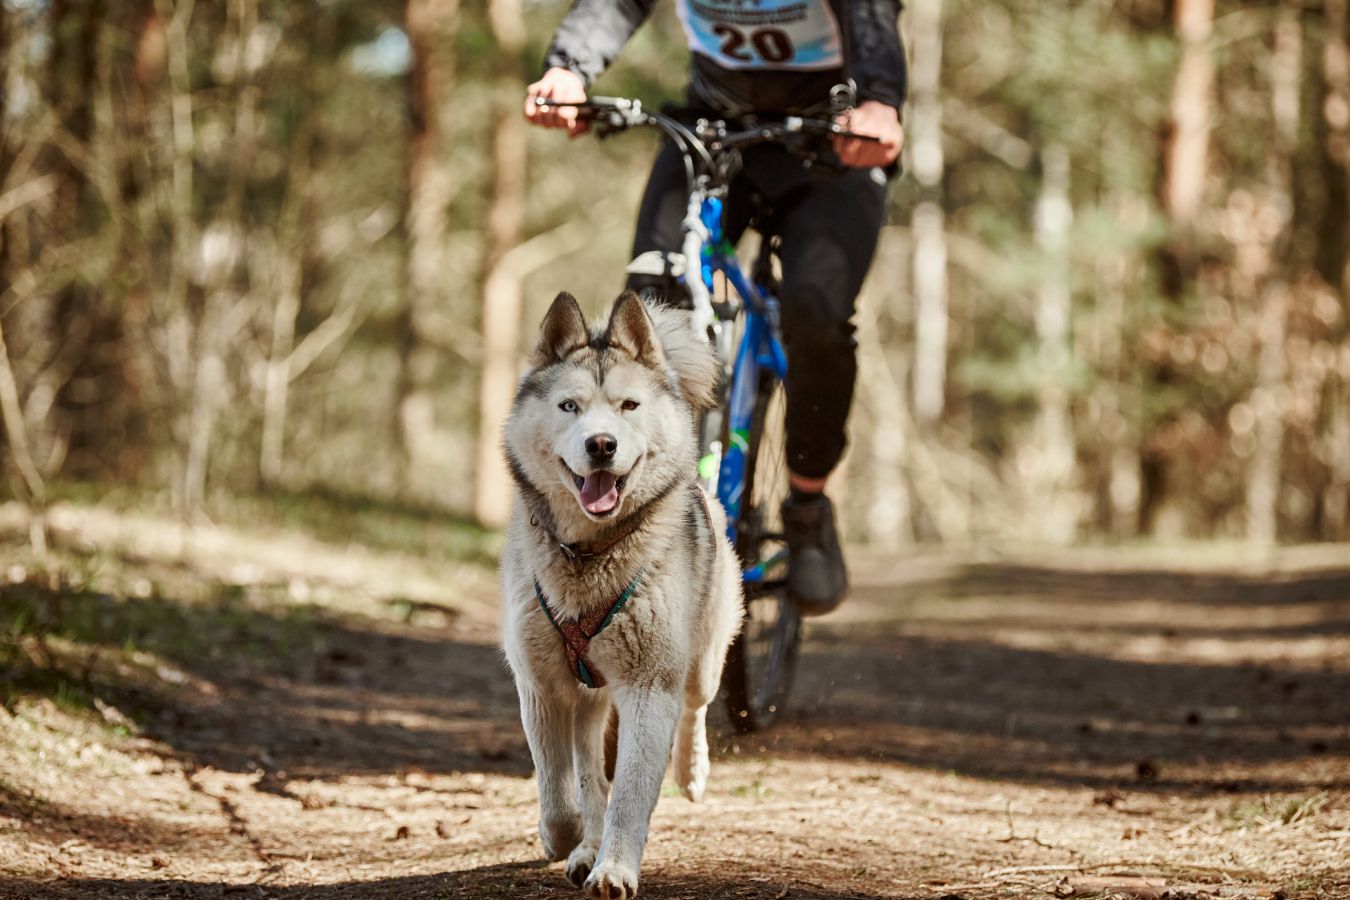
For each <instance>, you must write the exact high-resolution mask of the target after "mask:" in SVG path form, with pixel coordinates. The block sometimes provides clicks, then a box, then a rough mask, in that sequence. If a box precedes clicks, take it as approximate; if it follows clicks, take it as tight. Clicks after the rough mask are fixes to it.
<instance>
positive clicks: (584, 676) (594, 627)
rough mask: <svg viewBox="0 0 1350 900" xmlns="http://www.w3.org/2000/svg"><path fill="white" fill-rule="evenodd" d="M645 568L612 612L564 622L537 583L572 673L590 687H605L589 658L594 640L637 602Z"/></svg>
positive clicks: (596, 611)
mask: <svg viewBox="0 0 1350 900" xmlns="http://www.w3.org/2000/svg"><path fill="white" fill-rule="evenodd" d="M642 572H643V570H642V569H638V571H637V574H636V575H634V576H633V580H632V581H630V582H628V586H627V587H626V588H624V589H623V593H621V594H619V598H618V599H617V600H615V601H614V603H613V604H611V605H610V607H609V609H605V608H604V607H600V608H598V609H594V610H591V611H590V612H589V613H587V614H586V615H584V616H582V617H580V618H578V619H573V620H572V621H568V622H564V621H562V620H561V619H559V618H558V617H557V616H556V615H555V614H554V612H553V608H552V607H550V606H549V605H548V598H546V597H545V596H544V589H543V588H541V587H540V586H539V579H538V578H536V579H535V580H534V596H535V597H536V598H537V599H538V600H539V605H540V606H541V607H543V609H544V615H546V616H548V620H549V621H550V622H552V623H553V627H554V628H556V629H558V634H560V635H562V639H563V651H564V652H565V653H566V654H567V664H568V665H569V666H571V668H572V674H573V675H575V676H576V677H577V681H580V682H581V683H582V684H584V685H586V687H588V688H601V687H604V686H605V676H603V675H601V674H600V670H599V669H597V668H595V666H594V665H592V664H591V662H590V661H589V660H588V659H587V658H586V650H587V649H588V648H589V647H590V645H591V641H592V640H594V638H595V636H596V635H597V634H599V633H600V632H602V631H604V630H605V628H606V627H607V626H608V625H609V623H610V622H612V621H613V620H614V617H615V616H616V615H618V613H619V610H621V609H623V608H624V606H625V605H626V604H627V603H628V601H629V600H632V599H633V594H634V593H636V592H637V586H638V581H639V580H641V578H642Z"/></svg>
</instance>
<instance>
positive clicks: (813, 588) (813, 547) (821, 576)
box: [783, 494, 848, 616]
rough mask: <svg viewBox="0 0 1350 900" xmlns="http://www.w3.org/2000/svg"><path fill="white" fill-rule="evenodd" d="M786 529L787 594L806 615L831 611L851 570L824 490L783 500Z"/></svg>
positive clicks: (839, 599) (841, 598)
mask: <svg viewBox="0 0 1350 900" xmlns="http://www.w3.org/2000/svg"><path fill="white" fill-rule="evenodd" d="M783 531H784V532H785V534H786V537H787V545H788V576H787V589H788V596H789V597H790V598H791V599H792V602H793V603H794V604H796V606H797V611H798V612H800V613H801V614H802V615H803V616H822V615H824V614H825V613H827V612H830V611H831V610H833V609H834V608H835V607H837V606H838V605H839V604H840V603H842V602H843V600H844V595H845V593H846V592H847V591H848V571H847V570H846V569H845V568H844V553H843V551H842V550H840V549H839V535H838V533H837V532H836V531H835V528H834V506H833V505H832V504H831V503H830V499H829V498H828V497H826V496H825V495H824V494H821V495H819V497H815V498H811V499H809V500H798V499H794V498H792V497H789V498H788V499H787V500H784V501H783Z"/></svg>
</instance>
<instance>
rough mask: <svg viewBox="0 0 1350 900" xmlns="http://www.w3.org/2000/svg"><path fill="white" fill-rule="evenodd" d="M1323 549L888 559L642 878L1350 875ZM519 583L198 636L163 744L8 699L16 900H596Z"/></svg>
mask: <svg viewBox="0 0 1350 900" xmlns="http://www.w3.org/2000/svg"><path fill="white" fill-rule="evenodd" d="M1309 553H1310V558H1309V559H1298V558H1296V556H1297V554H1286V556H1285V559H1286V560H1293V561H1292V562H1289V561H1286V562H1284V563H1279V564H1276V565H1274V566H1271V567H1268V566H1261V567H1260V568H1259V569H1258V568H1253V569H1252V570H1251V571H1243V572H1233V571H1232V570H1231V569H1230V570H1229V571H1228V572H1227V573H1224V572H1222V571H1220V570H1218V569H1215V570H1209V569H1207V568H1205V567H1203V566H1196V565H1194V564H1193V565H1190V566H1187V567H1185V568H1178V567H1176V566H1174V565H1145V564H1142V563H1141V562H1140V561H1139V560H1138V559H1137V558H1125V557H1121V556H1120V555H1118V554H1110V553H1075V554H1067V555H1064V556H1063V557H1061V558H1059V559H1057V560H1056V561H1055V563H1054V564H1053V565H1051V564H1041V563H1031V562H1028V561H1027V559H1026V558H1025V557H1022V558H1019V559H1018V560H996V559H995V560H988V561H985V562H982V563H978V564H971V563H968V562H955V561H951V560H945V561H944V560H935V559H911V560H903V561H887V560H882V559H876V558H873V559H860V560H858V561H857V563H856V565H855V569H854V574H855V585H856V589H855V592H854V596H853V598H852V599H851V600H850V601H849V603H848V604H847V605H846V606H845V607H843V608H842V609H841V610H840V611H839V612H838V613H836V614H835V615H833V616H831V617H828V618H825V619H822V620H815V621H812V622H811V623H810V624H809V627H808V631H807V635H806V643H805V645H804V652H803V658H802V663H801V667H800V674H799V678H798V683H797V685H796V687H795V690H794V693H793V698H792V708H791V711H790V712H789V713H788V714H787V715H786V717H785V718H784V720H783V721H782V722H781V724H780V725H779V726H777V727H775V728H774V729H773V730H772V731H770V732H768V733H765V734H762V735H757V736H752V737H750V738H748V739H747V738H744V737H740V736H736V735H734V734H732V733H730V732H729V731H728V730H727V729H726V727H725V725H724V724H723V723H724V717H723V715H722V713H721V712H720V710H719V711H718V712H717V714H716V716H715V719H716V722H717V735H716V741H717V745H718V750H717V752H716V754H715V759H714V764H713V772H712V777H711V781H710V785H709V790H708V799H707V801H706V802H704V803H702V804H697V805H695V804H690V803H688V802H686V801H685V800H683V799H682V798H680V797H678V796H676V795H675V794H674V791H673V790H672V789H670V788H669V787H667V790H666V792H665V794H664V795H663V797H662V799H661V801H660V804H659V805H658V807H657V811H656V814H655V817H654V821H653V828H652V838H651V842H650V844H649V847H648V850H647V855H646V858H645V861H644V866H643V871H642V885H641V894H640V896H643V897H651V898H682V897H689V898H703V897H745V898H762V900H769V898H775V900H777V898H872V897H904V898H933V900H938V898H943V897H948V898H950V897H961V898H971V900H973V898H985V897H989V898H993V897H1008V896H1027V897H1041V896H1057V895H1058V896H1067V895H1069V894H1071V893H1073V892H1074V891H1077V892H1078V893H1079V894H1088V893H1091V892H1093V891H1100V890H1102V889H1104V888H1107V887H1110V886H1113V885H1114V886H1115V887H1117V888H1122V889H1125V888H1128V889H1129V890H1131V891H1133V892H1134V893H1133V895H1134V896H1150V895H1152V896H1158V895H1160V894H1161V891H1162V886H1163V885H1166V886H1168V887H1170V888H1171V889H1172V890H1173V893H1172V894H1170V895H1169V896H1172V897H1184V896H1229V897H1296V896H1307V897H1327V898H1331V897H1341V898H1345V897H1350V864H1348V863H1347V862H1346V860H1347V859H1350V566H1347V565H1344V560H1341V564H1340V565H1339V566H1338V565H1332V564H1331V562H1334V558H1333V559H1332V560H1330V561H1329V560H1328V559H1326V558H1325V556H1326V554H1325V553H1322V552H1320V551H1318V552H1312V551H1309ZM490 606H491V604H490V603H487V602H484V603H483V604H482V606H481V607H476V608H475V609H473V610H470V611H468V612H466V613H464V614H462V615H459V616H453V615H429V616H419V615H408V616H406V617H404V618H406V621H403V620H375V619H370V618H364V619H359V620H358V619H346V618H341V617H339V618H334V619H332V620H331V621H329V620H325V621H318V622H311V623H310V625H311V626H312V628H313V629H315V630H316V632H317V633H319V635H320V637H319V638H318V639H316V640H309V641H306V642H300V643H298V644H297V643H294V642H292V643H291V644H289V645H288V644H284V643H283V644H282V645H281V649H280V650H279V651H278V652H288V653H291V654H292V657H293V658H292V659H291V660H290V662H289V664H288V665H287V666H285V667H283V668H282V669H276V668H271V667H268V666H261V667H259V668H258V671H254V670H253V668H252V667H251V666H249V665H247V660H245V661H244V663H239V662H238V661H237V660H236V661H234V662H233V663H231V662H228V661H227V662H222V663H220V664H219V665H216V664H215V663H210V662H206V661H202V662H201V663H200V664H194V661H193V660H186V661H184V663H183V665H182V667H181V668H182V672H181V673H180V675H179V676H176V677H177V678H180V679H182V680H185V681H186V682H187V688H190V689H184V690H182V691H180V692H178V694H176V695H175V697H174V699H173V701H172V702H170V703H163V704H161V706H160V707H159V709H158V713H157V715H156V716H154V717H153V722H152V724H151V725H150V726H147V727H146V728H145V729H144V732H143V734H144V736H142V737H128V738H124V739H114V738H110V737H109V736H108V734H107V732H106V730H105V729H103V728H102V727H101V726H99V725H97V724H94V723H88V724H87V725H86V726H85V729H84V730H83V731H79V730H77V731H75V732H72V731H71V727H70V726H69V724H68V721H67V719H65V718H59V716H60V710H59V709H58V708H57V706H56V705H55V704H53V703H51V702H50V701H43V702H38V703H32V704H28V705H25V706H21V707H19V708H18V709H17V710H15V711H10V712H6V711H4V710H3V709H0V727H3V732H4V735H5V740H4V741H0V897H109V898H113V897H116V898H122V897H187V898H197V897H242V898H246V897H276V898H291V897H297V898H298V897H306V898H308V897H316V898H324V900H327V898H338V897H380V898H404V897H407V898H412V897H427V898H461V897H484V898H489V897H506V896H512V897H537V898H545V897H548V898H552V897H557V898H566V897H572V896H579V892H577V891H575V890H574V889H572V888H571V887H569V886H568V885H567V884H566V883H565V881H564V880H563V877H562V872H561V866H560V865H558V864H553V865H548V864H544V863H542V862H541V861H539V843H538V839H537V835H536V829H535V820H536V815H537V809H536V801H535V788H534V783H533V781H532V778H531V767H530V761H529V755H528V752H527V750H526V747H525V742H524V738H523V735H522V733H521V730H520V726H519V722H518V719H517V713H516V700H515V692H514V688H513V686H512V683H511V679H510V676H509V674H508V672H507V670H506V669H505V666H504V664H503V663H502V661H501V657H500V653H499V651H498V650H497V649H496V641H497V632H496V623H495V621H494V618H493V616H492V615H491V614H490V609H489V608H490ZM286 627H287V628H291V627H296V626H295V625H294V623H289V622H288V623H287V626H286ZM288 648H289V649H288ZM297 648H298V649H297ZM116 715H118V713H117V711H116V710H115V709H110V710H105V718H106V717H109V716H111V717H116ZM1205 891H1207V892H1208V894H1205V893H1203V892H1205ZM1150 892H1152V893H1150Z"/></svg>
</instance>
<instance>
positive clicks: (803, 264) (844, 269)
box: [628, 142, 886, 478]
mask: <svg viewBox="0 0 1350 900" xmlns="http://www.w3.org/2000/svg"><path fill="white" fill-rule="evenodd" d="M688 196H689V195H688V189H687V187H686V185H685V174H684V163H683V161H682V160H681V158H680V154H679V152H678V151H677V150H676V149H675V148H674V146H672V145H671V144H670V143H669V142H666V143H665V144H664V145H663V146H662V149H661V152H660V154H659V155H658V156H657V158H656V162H655V164H654V165H653V167H652V174H651V178H650V179H649V180H648V182H647V190H646V193H645V194H644V195H643V197H642V206H641V208H640V210H639V212H638V221H637V234H636V236H635V237H634V239H633V257H634V258H636V257H637V256H638V255H639V254H641V253H645V252H647V251H650V250H661V251H667V252H678V251H679V250H680V246H681V243H682V233H681V230H680V223H681V222H682V221H683V220H684V213H685V207H686V204H687V202H688ZM885 206H886V181H885V178H884V177H882V175H881V173H880V170H872V169H847V170H845V171H843V172H836V171H833V170H828V169H823V168H820V167H813V168H811V169H805V168H803V166H802V164H801V161H800V159H798V158H796V157H793V156H791V155H789V154H788V153H787V152H786V151H784V150H782V149H781V148H779V147H776V146H771V145H761V146H757V147H752V148H750V149H749V150H747V151H746V153H745V165H744V168H743V169H742V171H741V173H740V174H739V175H738V176H737V177H736V179H735V181H734V182H733V183H732V185H731V189H730V191H729V194H728V197H727V202H726V212H725V230H726V234H727V237H728V238H729V239H730V240H731V241H732V242H733V243H734V242H735V241H736V240H737V239H738V238H739V237H740V236H741V234H742V233H743V232H744V231H745V229H746V228H747V227H754V228H755V229H756V230H757V231H759V232H760V233H761V234H764V235H765V236H769V235H778V236H779V238H780V239H781V245H780V248H779V256H780V258H781V261H782V276H783V278H782V289H781V291H780V296H779V300H780V301H781V305H782V320H783V342H784V344H785V346H786V349H787V355H788V377H787V453H788V467H789V468H790V469H791V470H792V471H793V472H795V473H797V474H798V475H802V476H804V477H806V478H824V477H825V476H826V475H828V474H829V473H830V471H831V470H832V469H833V468H834V467H835V465H836V464H837V463H838V462H839V459H840V457H841V456H843V453H844V447H845V445H846V443H847V437H846V435H845V424H846V422H847V420H848V411H849V406H850V405H851V404H852V402H853V384H854V381H855V380H856V377H857V371H858V364H857V354H856V349H857V345H856V342H855V341H854V338H853V331H854V329H853V324H852V322H850V319H851V318H852V316H853V312H854V302H855V300H856V298H857V296H858V291H859V290H860V289H861V288H862V283H863V278H864V277H865V276H866V275H867V268H868V266H869V265H871V262H872V254H873V252H874V251H875V250H876V244H877V235H878V234H879V233H880V231H881V226H882V223H883V220H884V217H885ZM694 277H697V276H694ZM652 284H653V279H652V278H651V277H650V276H640V275H634V276H630V277H629V280H628V287H629V288H631V289H634V290H641V289H642V288H644V287H648V286H650V285H652Z"/></svg>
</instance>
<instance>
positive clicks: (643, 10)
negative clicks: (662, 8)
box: [544, 0, 656, 87]
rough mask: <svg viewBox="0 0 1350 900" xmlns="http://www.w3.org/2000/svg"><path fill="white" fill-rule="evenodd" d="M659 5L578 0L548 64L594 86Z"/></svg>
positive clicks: (636, 0)
mask: <svg viewBox="0 0 1350 900" xmlns="http://www.w3.org/2000/svg"><path fill="white" fill-rule="evenodd" d="M655 5H656V0H577V2H576V3H575V4H574V5H573V6H572V10H571V12H569V13H568V14H567V17H566V18H565V19H563V20H562V24H561V25H559V26H558V30H557V31H556V32H555V33H554V35H553V43H552V44H551V45H550V46H549V48H548V53H547V55H545V57H544V66H545V68H548V69H567V70H568V71H569V72H573V73H575V74H576V75H578V76H580V77H581V80H582V82H583V83H584V86H585V87H590V85H591V82H592V81H595V79H596V78H598V77H600V73H601V72H603V71H605V69H607V68H609V65H610V63H612V62H614V58H615V57H617V56H618V55H619V51H620V50H622V49H623V45H624V44H626V43H628V39H629V38H630V37H632V36H633V32H634V31H637V27H638V26H639V25H641V24H642V23H643V22H644V21H645V20H646V18H647V16H648V15H650V14H651V11H652V8H653V7H654V6H655Z"/></svg>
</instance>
